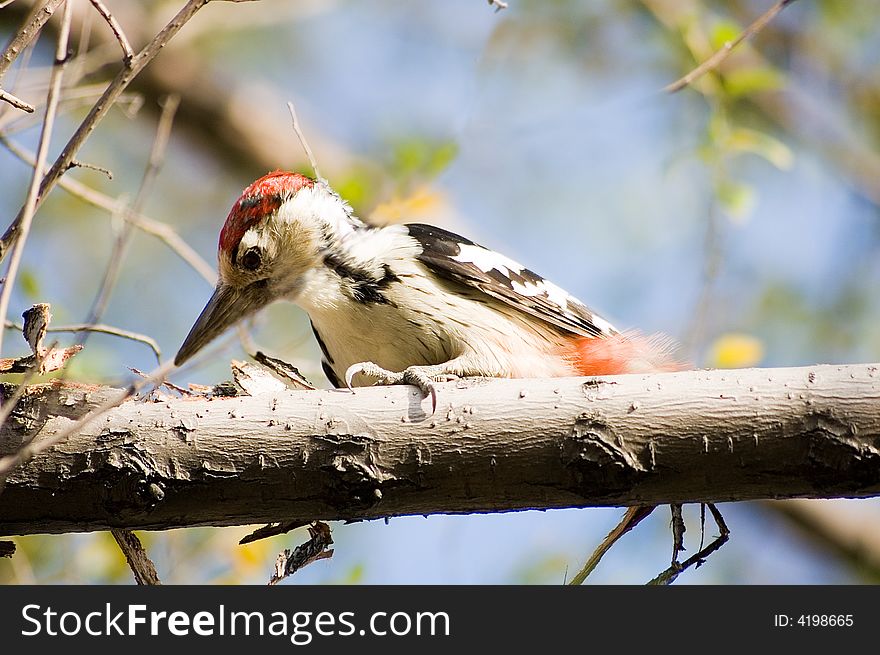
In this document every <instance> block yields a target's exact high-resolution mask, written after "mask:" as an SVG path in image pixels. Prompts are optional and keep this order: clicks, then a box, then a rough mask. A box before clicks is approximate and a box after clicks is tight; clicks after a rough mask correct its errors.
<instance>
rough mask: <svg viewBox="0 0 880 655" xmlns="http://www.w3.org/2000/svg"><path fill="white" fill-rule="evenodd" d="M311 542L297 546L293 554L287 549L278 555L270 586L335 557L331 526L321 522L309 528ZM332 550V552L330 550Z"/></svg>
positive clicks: (316, 522)
mask: <svg viewBox="0 0 880 655" xmlns="http://www.w3.org/2000/svg"><path fill="white" fill-rule="evenodd" d="M309 537H310V538H309V540H308V541H307V542H306V543H304V544H302V545H301V546H297V547H296V548H295V549H294V550H293V552H291V551H290V550H287V549H285V550H284V552H283V553H279V554H278V558H277V559H276V560H275V571H274V572H273V573H272V577H271V578H270V579H269V584H270V585H276V584H278V583H279V582H281V581H282V580H283V579H284V578H286V577H288V576H291V575H293V574H294V573H296V572H297V571H299V570H300V569H301V568H303V567H304V566H308V565H309V564H311V563H312V562H317V561H318V560H319V559H327V558H329V557H332V556H333V549H332V548H330V546H331V545H332V544H333V537H331V536H330V526H329V525H327V524H326V523H322V522H321V521H315V522H314V523H312V525H310V526H309ZM328 548H330V550H328Z"/></svg>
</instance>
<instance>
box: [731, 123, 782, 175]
mask: <svg viewBox="0 0 880 655" xmlns="http://www.w3.org/2000/svg"><path fill="white" fill-rule="evenodd" d="M727 146H728V148H730V149H731V150H733V151H735V152H749V153H752V154H755V155H758V156H759V157H763V158H764V159H766V160H767V161H768V162H770V163H771V164H773V165H774V166H776V168H778V169H780V170H783V171H787V170H789V169H790V168H791V167H792V166H793V165H794V153H792V151H791V148H789V147H788V146H787V145H785V144H784V143H783V142H782V141H780V140H779V139H776V138H775V137H772V136H770V135H769V134H765V133H764V132H758V131H757V130H750V129H747V128H744V127H740V128H736V129H734V130H732V131H731V133H730V135H729V136H728V139H727Z"/></svg>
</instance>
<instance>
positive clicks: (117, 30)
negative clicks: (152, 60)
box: [90, 0, 134, 63]
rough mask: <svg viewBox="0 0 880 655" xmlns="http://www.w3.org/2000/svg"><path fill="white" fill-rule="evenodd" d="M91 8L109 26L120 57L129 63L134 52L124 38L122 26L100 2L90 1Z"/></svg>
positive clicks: (99, 0) (97, 0)
mask: <svg viewBox="0 0 880 655" xmlns="http://www.w3.org/2000/svg"><path fill="white" fill-rule="evenodd" d="M90 2H91V3H92V6H93V7H94V8H95V9H96V10H97V11H98V13H99V14H101V18H103V19H104V20H105V21H107V24H108V25H109V26H110V29H111V30H112V31H113V36H115V37H116V40H117V41H119V47H121V48H122V56H123V59H124V61H125V62H126V63H128V62H130V61H131V60H132V59H134V51H132V49H131V44H130V43H129V42H128V39H127V38H126V36H125V32H123V31H122V26H121V25H120V24H119V22H118V21H117V20H116V19H115V18H114V17H113V14H111V13H110V11H109V10H108V9H107V7H105V6H104V4H103V3H102V2H101V0H90Z"/></svg>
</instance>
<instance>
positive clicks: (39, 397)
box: [0, 364, 880, 534]
mask: <svg viewBox="0 0 880 655" xmlns="http://www.w3.org/2000/svg"><path fill="white" fill-rule="evenodd" d="M437 386H438V393H439V399H440V403H439V406H438V408H437V412H436V414H433V415H429V412H430V403H429V401H428V400H426V399H424V398H422V395H421V393H419V392H418V391H417V390H415V389H414V388H413V387H406V386H395V387H372V388H371V387H367V388H361V389H357V390H356V393H354V394H351V393H347V392H345V393H343V392H340V391H336V390H328V391H321V390H318V391H289V390H286V389H279V390H277V391H273V392H271V393H266V394H261V395H258V396H234V397H230V398H224V397H219V396H216V395H215V396H213V397H212V398H206V397H186V398H172V397H164V398H162V399H161V402H127V403H124V404H122V406H120V407H114V408H113V409H112V411H109V410H107V409H106V407H107V405H108V403H109V402H110V401H114V402H115V404H118V396H119V394H120V391H119V390H118V389H108V388H103V389H102V388H96V387H88V388H86V389H83V388H82V387H76V386H74V385H67V386H64V385H37V386H32V387H30V389H29V391H28V392H27V393H26V394H25V396H24V397H23V399H22V401H21V402H20V403H19V408H18V409H17V410H16V412H14V413H13V414H12V419H11V420H9V421H7V422H6V425H4V426H3V428H2V430H0V453H3V452H7V453H10V452H11V453H15V452H17V450H18V448H19V446H20V444H21V442H22V441H23V440H25V439H27V438H29V437H33V442H32V444H31V445H30V446H29V448H30V449H31V450H30V451H29V453H26V454H30V453H37V452H39V453H40V454H39V456H37V457H34V458H33V459H32V460H31V461H30V462H29V463H28V465H27V466H25V467H20V468H18V469H16V470H15V471H14V472H12V473H10V475H9V476H8V478H7V481H6V488H5V490H4V492H3V496H2V500H3V502H0V534H28V533H37V532H69V531H91V530H104V529H108V528H111V527H124V528H128V529H170V528H176V527H184V526H195V525H243V524H254V523H272V522H274V521H278V520H279V517H283V520H284V522H286V523H292V522H295V521H298V520H306V521H312V520H315V519H320V520H325V521H328V520H364V519H375V518H382V517H390V516H400V515H420V514H436V513H471V512H499V511H512V510H522V509H551V508H556V507H587V506H634V505H661V504H662V505H666V504H672V503H694V502H697V503H718V502H727V501H738V500H757V499H762V498H783V497H788V498H791V497H810V498H819V497H822V498H833V497H847V498H850V497H852V498H855V497H868V496H877V495H880V445H878V444H880V414H878V412H877V407H878V406H880V365H876V364H861V365H850V366H811V367H801V368H788V369H742V370H735V371H685V372H680V373H663V374H655V375H619V376H609V377H603V378H555V379H546V380H540V379H530V380H485V379H471V380H460V381H458V382H454V383H445V384H438V385H437ZM4 391H5V393H7V394H8V393H11V389H10V388H9V387H8V386H7V387H5V388H4ZM523 392H525V393H523ZM102 407H103V408H105V409H104V410H103V413H102V414H101V419H100V420H93V421H92V422H91V423H88V424H87V425H85V424H84V423H83V421H82V417H84V416H87V417H92V418H94V417H95V416H96V414H95V408H102ZM59 435H60V436H59ZM62 438H63V439H66V442H65V444H64V447H63V448H55V449H52V448H51V447H52V446H53V445H55V444H57V443H59V441H60V439H62ZM47 480H48V481H51V483H47Z"/></svg>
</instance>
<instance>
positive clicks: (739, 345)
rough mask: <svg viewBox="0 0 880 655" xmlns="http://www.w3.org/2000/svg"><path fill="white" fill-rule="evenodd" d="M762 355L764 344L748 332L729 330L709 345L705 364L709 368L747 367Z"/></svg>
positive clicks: (756, 362) (757, 361) (752, 364)
mask: <svg viewBox="0 0 880 655" xmlns="http://www.w3.org/2000/svg"><path fill="white" fill-rule="evenodd" d="M763 357H764V344H763V343H761V341H760V340H759V339H756V338H755V337H753V336H750V335H748V334H741V333H737V332H730V333H728V334H722V335H721V336H720V337H718V338H717V339H715V341H714V343H713V344H712V345H711V346H710V347H709V354H708V356H707V362H706V364H707V365H708V366H710V367H711V368H747V367H749V366H755V365H756V364H758V363H759V362H760V361H761V359H762V358H763Z"/></svg>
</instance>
